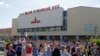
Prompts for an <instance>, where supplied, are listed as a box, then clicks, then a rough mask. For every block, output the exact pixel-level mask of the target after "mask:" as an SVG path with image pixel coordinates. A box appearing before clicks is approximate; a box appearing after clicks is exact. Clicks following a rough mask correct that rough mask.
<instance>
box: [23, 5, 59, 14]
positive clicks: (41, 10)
mask: <svg viewBox="0 0 100 56" xmlns="http://www.w3.org/2000/svg"><path fill="white" fill-rule="evenodd" d="M58 8H59V5H56V6H52V7H51V8H50V7H47V8H42V9H38V10H34V11H29V12H25V13H24V15H28V14H32V13H36V12H43V11H48V10H53V9H58Z"/></svg>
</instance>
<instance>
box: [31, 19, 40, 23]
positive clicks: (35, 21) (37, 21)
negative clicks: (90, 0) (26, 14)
mask: <svg viewBox="0 0 100 56" xmlns="http://www.w3.org/2000/svg"><path fill="white" fill-rule="evenodd" d="M33 23H40V20H37V19H36V17H35V19H34V20H33V21H31V24H33Z"/></svg>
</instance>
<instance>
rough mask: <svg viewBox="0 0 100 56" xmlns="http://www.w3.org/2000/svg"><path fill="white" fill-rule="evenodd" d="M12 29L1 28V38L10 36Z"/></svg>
mask: <svg viewBox="0 0 100 56" xmlns="http://www.w3.org/2000/svg"><path fill="white" fill-rule="evenodd" d="M11 30H12V28H4V29H0V40H3V39H4V38H10V37H11Z"/></svg>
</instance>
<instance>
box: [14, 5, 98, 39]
mask: <svg viewBox="0 0 100 56" xmlns="http://www.w3.org/2000/svg"><path fill="white" fill-rule="evenodd" d="M99 21H100V8H92V7H83V6H80V7H74V8H69V9H68V10H67V11H66V10H64V9H63V8H62V7H59V6H53V7H47V8H42V9H38V10H34V11H29V12H25V13H21V14H19V16H18V18H15V19H13V20H12V36H16V37H18V36H22V35H23V34H25V35H27V36H28V37H29V38H32V39H52V40H53V39H56V40H72V39H76V40H79V39H87V38H89V37H91V36H100V23H99Z"/></svg>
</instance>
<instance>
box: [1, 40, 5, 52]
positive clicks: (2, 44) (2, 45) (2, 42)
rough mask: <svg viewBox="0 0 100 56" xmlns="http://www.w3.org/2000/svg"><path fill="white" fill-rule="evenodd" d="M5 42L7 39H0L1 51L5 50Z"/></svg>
mask: <svg viewBox="0 0 100 56" xmlns="http://www.w3.org/2000/svg"><path fill="white" fill-rule="evenodd" d="M4 43H5V41H0V51H3V50H4Z"/></svg>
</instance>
